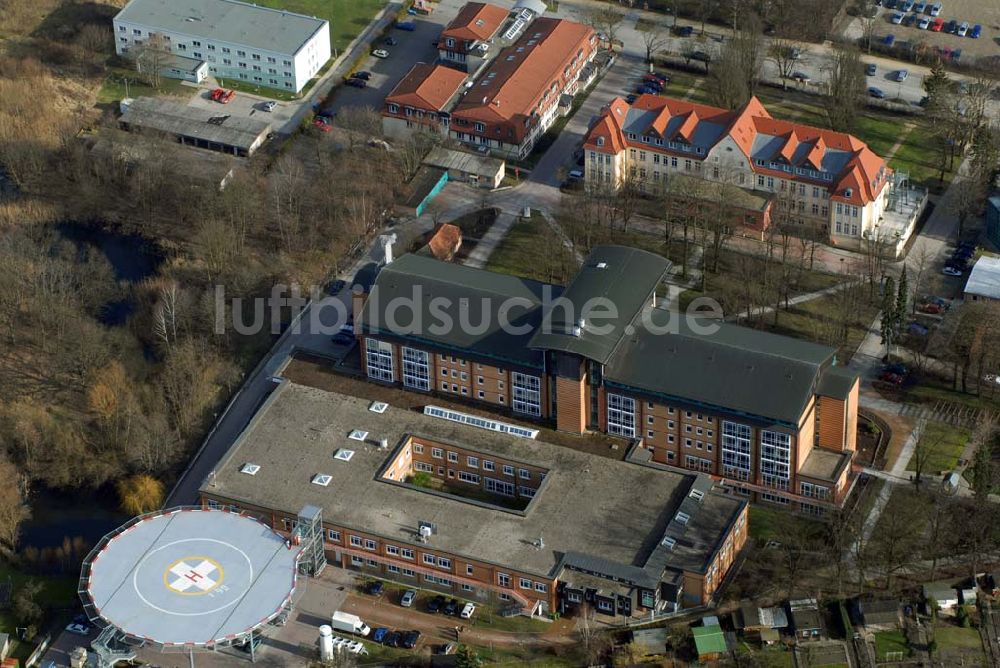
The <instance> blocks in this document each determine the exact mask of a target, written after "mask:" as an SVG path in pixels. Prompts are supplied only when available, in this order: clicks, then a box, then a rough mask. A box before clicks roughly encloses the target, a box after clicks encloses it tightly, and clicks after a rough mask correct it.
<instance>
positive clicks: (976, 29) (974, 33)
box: [969, 23, 983, 39]
mask: <svg viewBox="0 0 1000 668" xmlns="http://www.w3.org/2000/svg"><path fill="white" fill-rule="evenodd" d="M982 34H983V26H981V25H979V24H978V23H977V24H976V25H974V26H972V30H971V31H969V37H971V38H972V39H979V36H980V35H982Z"/></svg>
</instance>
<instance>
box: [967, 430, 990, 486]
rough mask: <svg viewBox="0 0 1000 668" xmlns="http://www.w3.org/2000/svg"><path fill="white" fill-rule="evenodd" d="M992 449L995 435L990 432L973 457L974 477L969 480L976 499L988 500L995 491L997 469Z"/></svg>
mask: <svg viewBox="0 0 1000 668" xmlns="http://www.w3.org/2000/svg"><path fill="white" fill-rule="evenodd" d="M992 450H993V435H992V434H990V435H989V436H987V437H986V438H985V439H983V441H982V442H981V443H979V444H978V446H977V447H976V454H975V455H974V456H973V458H972V479H971V480H970V481H969V482H970V483H971V486H972V492H973V493H974V494H975V495H976V499H978V500H980V501H986V499H987V497H988V496H989V495H990V492H992V491H993V483H994V481H995V471H994V469H993V461H992V457H991V455H992Z"/></svg>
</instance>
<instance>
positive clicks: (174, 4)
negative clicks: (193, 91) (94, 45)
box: [115, 0, 326, 69]
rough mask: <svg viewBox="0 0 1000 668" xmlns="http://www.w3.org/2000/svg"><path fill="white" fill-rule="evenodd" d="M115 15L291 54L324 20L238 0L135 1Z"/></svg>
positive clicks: (162, 28)
mask: <svg viewBox="0 0 1000 668" xmlns="http://www.w3.org/2000/svg"><path fill="white" fill-rule="evenodd" d="M115 20H116V21H124V22H127V23H132V24H136V25H141V26H148V27H150V28H156V29H158V30H159V31H163V32H168V33H181V34H184V35H191V36H192V37H201V38H202V39H204V40H205V42H206V43H208V42H219V43H221V42H227V43H229V44H241V45H245V46H248V47H250V48H252V49H261V50H263V51H271V52H273V53H279V54H283V55H288V56H292V55H295V53H296V52H297V51H298V50H299V49H300V48H302V46H303V45H304V44H305V43H306V41H308V40H309V39H310V38H311V37H312V36H313V35H315V34H316V32H317V31H319V30H320V29H321V28H323V26H324V25H326V21H324V20H322V19H317V18H315V17H312V16H304V15H302V14H295V13H293V12H288V11H284V10H281V9H268V8H267V7H258V6H257V5H252V4H249V3H245V2H236V1H235V0H132V1H131V2H129V3H128V4H127V5H125V8H124V9H122V10H121V11H120V12H118V15H117V16H116V17H115ZM191 49H192V47H191V46H190V45H189V48H188V51H187V52H188V53H190V52H191ZM194 50H195V51H200V49H197V48H195V49H194ZM205 53H207V51H206V52H205ZM286 69H287V68H286Z"/></svg>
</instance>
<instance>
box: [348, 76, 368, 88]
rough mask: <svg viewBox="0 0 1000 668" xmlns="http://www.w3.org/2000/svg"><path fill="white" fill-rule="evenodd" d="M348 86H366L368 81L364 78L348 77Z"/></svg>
mask: <svg viewBox="0 0 1000 668" xmlns="http://www.w3.org/2000/svg"><path fill="white" fill-rule="evenodd" d="M347 85H348V86H354V87H355V88H368V82H367V81H365V80H364V79H355V78H353V77H352V78H350V79H348V80H347Z"/></svg>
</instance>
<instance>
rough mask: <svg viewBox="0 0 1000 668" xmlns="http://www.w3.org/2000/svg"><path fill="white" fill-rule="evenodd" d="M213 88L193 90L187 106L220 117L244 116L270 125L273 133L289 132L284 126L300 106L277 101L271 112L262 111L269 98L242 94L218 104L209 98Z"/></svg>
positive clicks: (239, 93) (206, 87)
mask: <svg viewBox="0 0 1000 668" xmlns="http://www.w3.org/2000/svg"><path fill="white" fill-rule="evenodd" d="M213 88H215V86H203V87H200V88H198V89H196V90H194V91H193V94H192V95H191V97H190V98H188V105H190V106H192V107H197V108H199V109H208V110H210V111H213V112H217V113H219V114H220V115H222V114H232V115H233V116H246V117H249V118H254V119H256V120H259V121H262V122H265V123H270V124H271V128H272V130H273V131H274V132H289V131H290V130H291V128H286V127H285V126H286V125H287V124H288V123H290V122H291V121H292V118H293V116H294V115H295V111H296V110H297V109H298V106H299V105H300V104H301V102H300V101H296V102H281V101H278V102H277V106H276V107H275V108H274V110H273V111H264V104H265V103H266V102H268V101H269V98H267V97H264V96H259V95H251V94H250V93H243V92H238V93H236V95H235V96H234V97H233V99H232V100H230V101H229V102H228V103H226V104H220V103H218V102H216V101H214V100H212V98H211V97H210V96H211V93H212V89H213Z"/></svg>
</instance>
